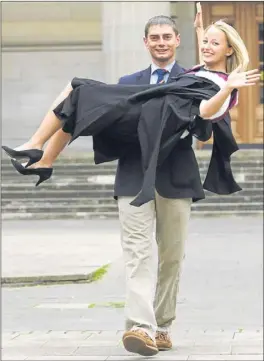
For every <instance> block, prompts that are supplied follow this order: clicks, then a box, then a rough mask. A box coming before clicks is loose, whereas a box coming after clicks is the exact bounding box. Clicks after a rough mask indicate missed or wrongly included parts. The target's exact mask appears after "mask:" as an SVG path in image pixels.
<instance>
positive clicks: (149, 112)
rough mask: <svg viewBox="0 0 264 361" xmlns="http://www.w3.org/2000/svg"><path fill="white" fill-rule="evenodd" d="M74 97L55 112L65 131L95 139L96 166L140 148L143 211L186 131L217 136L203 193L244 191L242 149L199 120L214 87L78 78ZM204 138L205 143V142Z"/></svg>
mask: <svg viewBox="0 0 264 361" xmlns="http://www.w3.org/2000/svg"><path fill="white" fill-rule="evenodd" d="M72 87H73V91H72V92H71V93H70V95H69V96H68V97H67V98H66V99H65V100H64V101H63V102H62V103H61V104H59V105H58V106H57V107H56V108H55V109H54V113H55V114H56V115H57V116H58V117H59V118H60V119H61V120H62V122H63V130H64V131H65V132H68V133H71V134H72V140H71V141H74V140H75V139H76V138H78V137H79V136H92V137H93V147H94V160H95V163H96V164H99V163H103V162H108V161H112V160H115V159H119V158H120V157H122V155H123V154H124V151H125V149H126V146H127V145H130V146H131V143H132V144H133V143H137V142H139V144H140V148H141V157H142V167H143V173H144V179H143V184H142V188H141V191H140V192H139V193H138V195H137V196H136V198H135V199H134V200H133V201H132V202H131V204H132V205H134V206H140V205H142V204H144V203H146V202H148V201H150V200H153V199H154V197H155V178H156V168H157V166H160V165H161V164H162V162H163V161H164V160H165V159H166V157H167V156H168V155H169V153H170V152H171V150H172V149H173V148H174V147H175V146H176V144H177V143H178V141H179V140H180V137H181V135H182V134H183V132H184V131H185V130H189V131H190V132H191V133H195V134H196V136H197V137H198V139H200V140H203V138H204V137H205V134H207V133H208V132H210V131H211V129H212V130H213V133H214V144H213V151H212V157H211V161H210V164H209V168H208V173H207V176H206V179H205V182H204V188H205V189H207V190H210V191H212V192H215V193H217V194H230V193H233V192H236V191H238V190H241V188H240V187H239V186H238V184H237V183H236V182H235V180H234V177H233V175H232V170H231V166H230V156H231V154H232V153H234V152H235V151H236V150H237V149H238V147H237V144H236V142H235V139H234V137H233V135H232V132H231V129H230V127H229V126H228V125H227V124H226V123H225V122H222V121H218V122H217V123H212V122H210V121H207V120H204V119H202V118H199V117H196V116H197V115H199V105H200V102H201V100H202V99H209V98H211V97H212V96H213V95H215V94H216V93H217V92H218V91H219V87H218V86H217V85H216V84H215V83H213V82H212V81H210V80H208V79H206V78H202V77H197V76H195V75H193V74H180V75H179V76H177V77H176V78H174V79H173V81H172V82H171V83H167V84H164V85H158V86H157V85H149V84H148V85H121V84H117V85H116V84H115V85H108V84H105V83H101V82H98V81H94V80H90V79H80V78H74V79H73V81H72ZM205 138H206V137H205Z"/></svg>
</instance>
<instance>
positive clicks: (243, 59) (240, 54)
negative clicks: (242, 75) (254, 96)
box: [205, 20, 249, 73]
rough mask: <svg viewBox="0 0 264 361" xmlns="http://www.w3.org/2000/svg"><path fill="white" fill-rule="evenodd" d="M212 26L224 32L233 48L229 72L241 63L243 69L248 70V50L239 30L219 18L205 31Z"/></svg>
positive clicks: (228, 63)
mask: <svg viewBox="0 0 264 361" xmlns="http://www.w3.org/2000/svg"><path fill="white" fill-rule="evenodd" d="M212 26H214V27H215V28H217V29H219V30H222V31H223V32H224V34H225V36H226V38H227V43H228V46H230V47H231V48H232V49H233V54H232V55H230V56H228V57H227V64H226V71H227V73H231V72H232V71H233V70H234V69H236V68H237V67H238V66H239V65H241V66H242V69H241V71H246V70H247V67H248V63H249V56H248V51H247V48H246V46H245V44H244V42H243V40H242V39H241V37H240V35H239V34H238V32H237V31H236V30H235V29H234V28H233V27H232V26H231V25H228V24H227V23H226V22H225V21H223V20H218V21H216V22H215V23H213V24H211V25H209V26H208V27H207V28H206V29H205V33H206V31H207V30H208V29H209V28H210V27H212Z"/></svg>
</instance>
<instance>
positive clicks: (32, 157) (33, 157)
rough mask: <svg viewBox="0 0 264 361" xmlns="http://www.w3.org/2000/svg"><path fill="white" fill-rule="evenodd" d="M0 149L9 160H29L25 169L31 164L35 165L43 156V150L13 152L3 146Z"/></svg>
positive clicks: (13, 150)
mask: <svg viewBox="0 0 264 361" xmlns="http://www.w3.org/2000/svg"><path fill="white" fill-rule="evenodd" d="M2 148H3V149H4V151H5V152H6V154H7V155H9V157H11V158H15V159H19V158H29V161H28V162H27V164H26V166H25V168H27V167H29V166H30V165H31V164H34V163H37V162H38V161H39V160H40V159H41V158H42V156H43V150H40V149H26V150H15V149H11V148H9V147H6V146H5V145H3V146H2Z"/></svg>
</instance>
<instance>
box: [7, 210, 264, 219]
mask: <svg viewBox="0 0 264 361" xmlns="http://www.w3.org/2000/svg"><path fill="white" fill-rule="evenodd" d="M226 216H230V217H245V216H251V217H252V216H259V217H263V210H261V211H257V210H254V211H250V210H236V211H234V210H231V211H220V210H211V211H197V210H193V211H192V214H191V217H192V218H195V217H226ZM17 219H20V220H22V219H33V220H37V219H38V220H40V219H52V220H54V219H118V212H117V211H112V212H100V213H96V212H69V213H64V212H61V213H53V212H44V213H23V212H22V213H19V212H16V213H14V212H10V213H3V214H2V220H17Z"/></svg>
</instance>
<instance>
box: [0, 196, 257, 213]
mask: <svg viewBox="0 0 264 361" xmlns="http://www.w3.org/2000/svg"><path fill="white" fill-rule="evenodd" d="M262 202H263V194H262V195H259V196H252V197H250V196H236V197H234V196H218V197H217V198H216V197H207V198H205V199H203V200H201V201H199V204H205V203H208V204H212V203H214V204H219V203H223V204H227V203H229V204H235V203H236V204H237V203H241V204H242V203H243V204H244V203H245V204H246V203H254V204H256V203H262ZM43 204H44V206H47V205H49V206H50V207H52V206H54V205H59V206H65V207H70V206H71V205H74V206H75V205H80V204H81V205H109V204H116V200H115V199H114V198H113V197H111V196H109V197H101V198H99V197H93V198H34V199H30V198H22V199H14V198H2V202H1V205H2V211H5V210H7V209H8V208H9V207H13V208H15V207H18V208H19V207H23V206H27V207H38V206H40V205H41V206H42V205H43Z"/></svg>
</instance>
